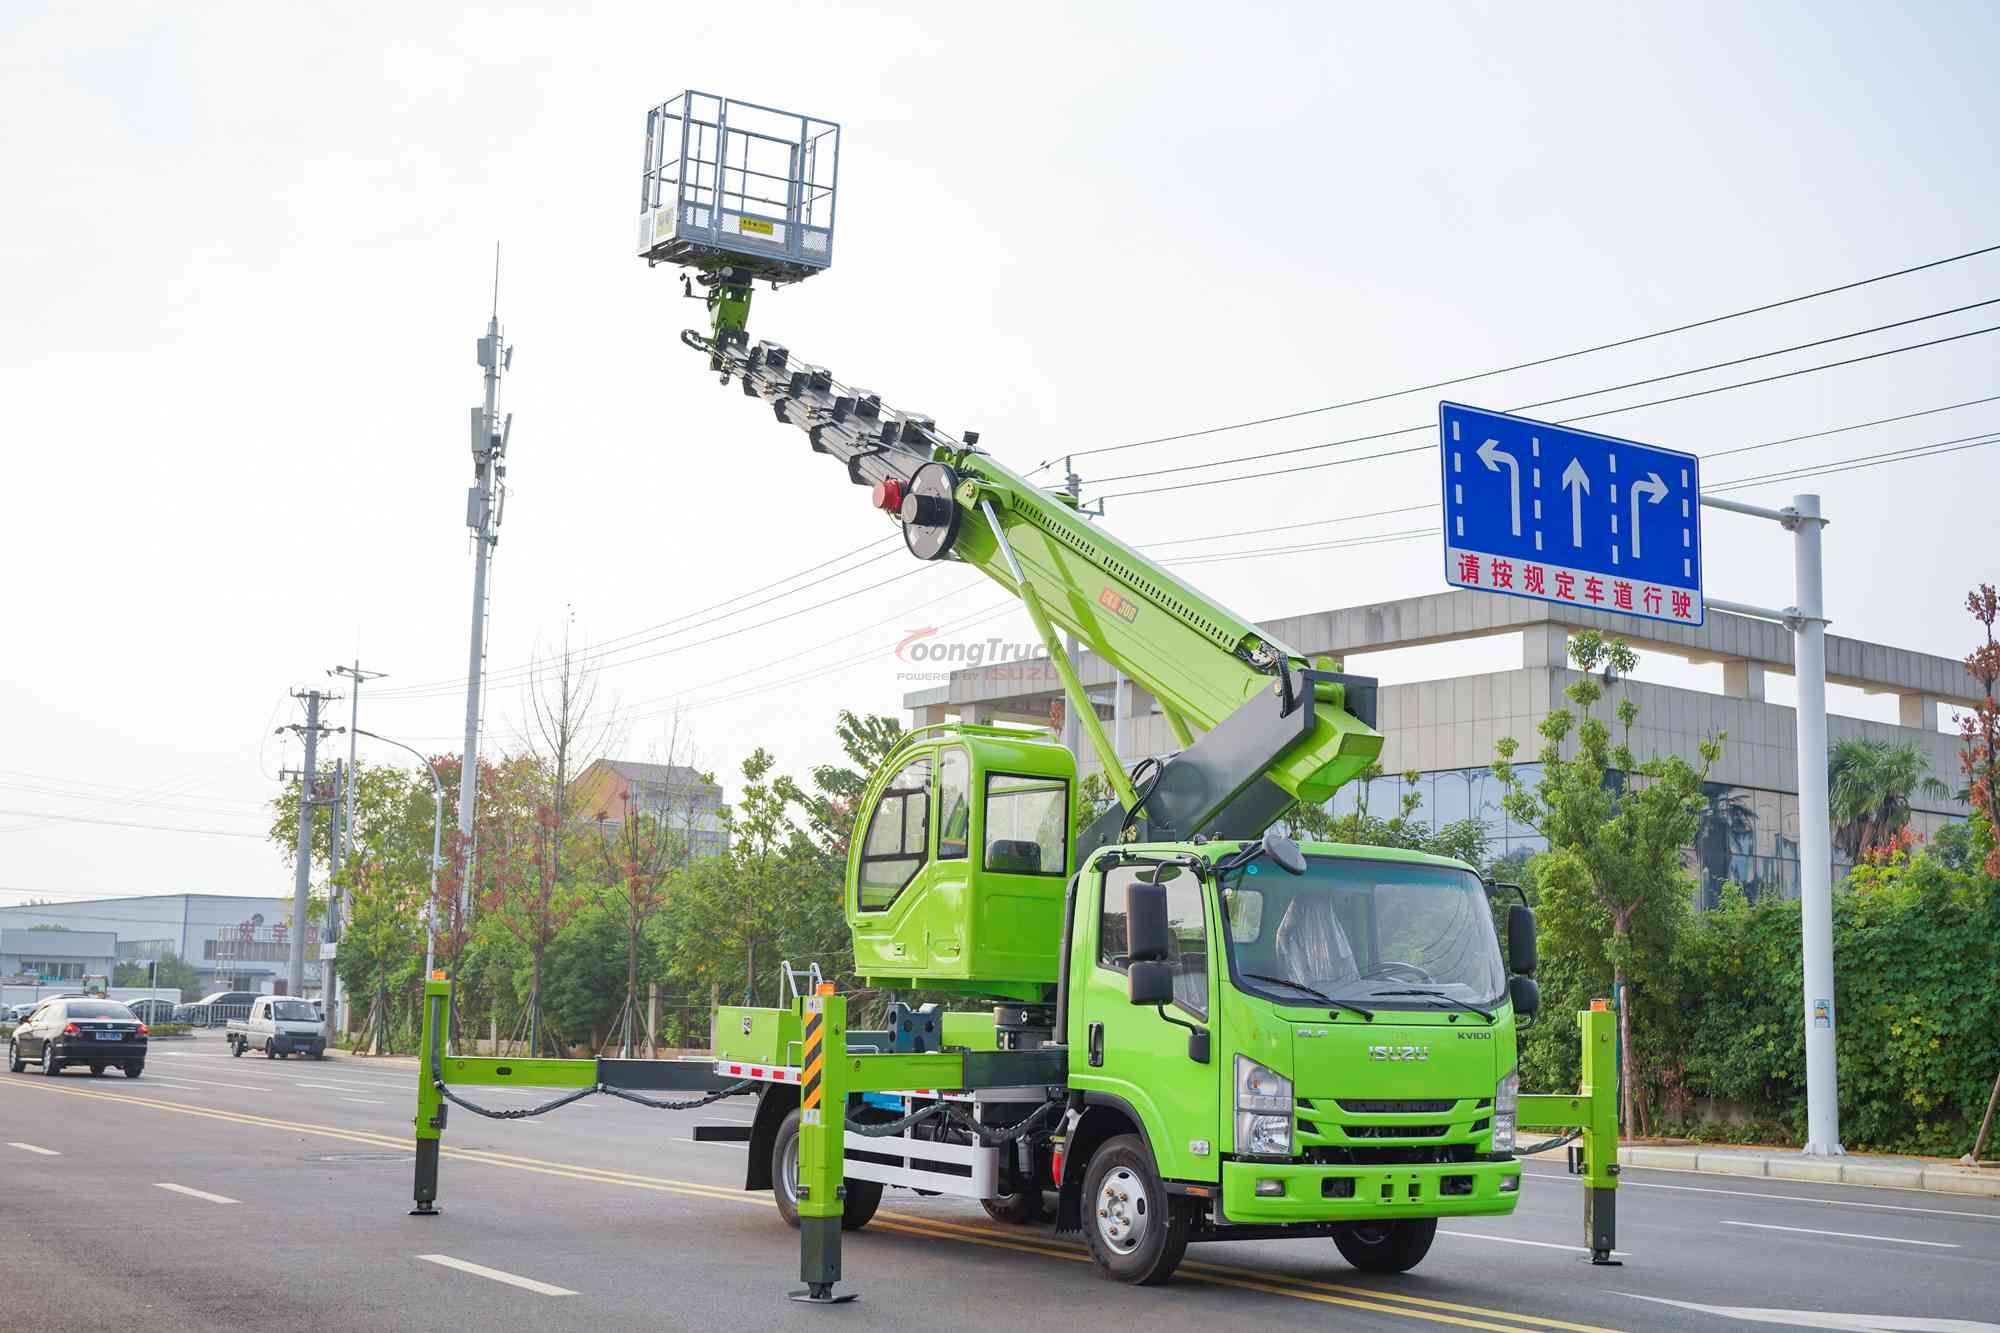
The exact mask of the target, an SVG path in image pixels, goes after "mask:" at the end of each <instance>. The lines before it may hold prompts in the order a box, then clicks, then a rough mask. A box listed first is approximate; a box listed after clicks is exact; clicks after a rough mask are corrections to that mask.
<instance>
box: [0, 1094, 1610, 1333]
mask: <svg viewBox="0 0 2000 1333" xmlns="http://www.w3.org/2000/svg"><path fill="white" fill-rule="evenodd" d="M5 1087H12V1088H27V1089H30V1090H32V1091H36V1092H51V1093H57V1094H60V1095H62V1096H65V1097H88V1098H91V1099H93V1100H95V1101H107V1102H124V1103H127V1104H130V1105H134V1106H143V1107H147V1108H150V1109H153V1110H160V1111H171V1112H174V1113H176V1114H179V1115H192V1116H199V1117H202V1118H204V1119H209V1120H221V1121H224V1122H226V1123H233V1124H240V1125H249V1126H254V1127H258V1128H266V1129H279V1130H288V1131H291V1132H293V1133H303V1134H312V1135H316V1136H318V1137H321V1138H332V1139H341V1140H345V1141H347V1142H350V1143H359V1144H365V1145H368V1146H371V1147H388V1148H395V1149H398V1150H401V1151H404V1152H410V1151H413V1149H412V1147H411V1142H410V1140H408V1139H396V1138H391V1137H389V1136H388V1135H385V1134H376V1133H373V1132H371V1131H368V1130H356V1129H343V1128H338V1127H335V1126H332V1125H312V1124H306V1123H303V1122H300V1121H293V1120H278V1119H274V1118H272V1117H269V1116H260V1115H251V1114H249V1113H247V1112H241V1111H224V1110H218V1109H215V1108H212V1107H205V1106H189V1105H187V1104H186V1103H183V1102H163V1101H155V1100H153V1099H151V1098H147V1097H139V1096H134V1095H131V1094H128V1093H117V1092H98V1091H95V1090H92V1089H86V1088H64V1087H50V1086H48V1085H46V1084H44V1083H37V1082H30V1081H27V1080H16V1079H0V1088H5ZM441 1153H442V1155H443V1156H446V1157H450V1158H454V1159H457V1160H461V1161H468V1162H476V1163H484V1164H486V1165H489V1166H499V1167H505V1168H508V1169H510V1170H516V1171H529V1172H533V1173H535V1174H537V1175H546V1176H557V1177H561V1178H564V1179H568V1180H576V1181H581V1182H584V1183H586V1184H599V1185H623V1186H625V1187H627V1188H630V1189H644V1190H652V1191H655V1192H658V1193H665V1194H682V1195H687V1196H690V1197H694V1198H706V1199H718V1200H721V1201H723V1202H725V1203H747V1204H753V1205H758V1206H762V1207H766V1208H772V1207H776V1203H775V1201H774V1200H773V1199H772V1198H771V1197H770V1196H769V1195H768V1194H764V1193H762V1192H751V1191H742V1190H733V1189H730V1188H729V1187H727V1186H721V1185H708V1184H704V1183H702V1182H699V1181H692V1180H673V1179H670V1178H667V1177H664V1176H646V1175H640V1174H638V1173H636V1172H630V1171H618V1170H613V1169H610V1168H606V1167H595V1166H582V1165H579V1164H576V1163H569V1162H551V1161H547V1160H545V1159H543V1158H537V1157H522V1156H517V1155H515V1154H511V1153H500V1152H492V1151H489V1150H487V1149H483V1148H443V1149H441ZM871 1225H873V1226H875V1227H879V1228H882V1229H884V1230H888V1231H894V1232H896V1233H898V1234H901V1235H908V1236H914V1237H917V1238H919V1239H923V1240H952V1241H959V1242H962V1243H966V1244H973V1245H984V1246H987V1247H989V1248H995V1249H1003V1250H1012V1251H1015V1252H1016V1253H1020V1254H1031V1255H1038V1256H1040V1257H1043V1258H1052V1259H1066V1260H1069V1261H1072V1262H1078V1263H1082V1262H1088V1261H1089V1258H1090V1256H1089V1254H1088V1252H1087V1251H1085V1250H1084V1249H1083V1248H1082V1247H1081V1246H1080V1245H1075V1244H1070V1243H1067V1242H1063V1241H1057V1240H1053V1239H1046V1240H1045V1239H1041V1238H1038V1237H1029V1236H1020V1235H1015V1234H1010V1233H1007V1232H1000V1231H995V1230H992V1229H990V1228H987V1227H982V1226H979V1225H977V1224H968V1223H963V1222H954V1221H951V1220H948V1219H945V1218H937V1217H926V1216H923V1215H921V1214H916V1213H900V1212H890V1211H884V1212H878V1213H877V1214H876V1219H875V1221H874V1222H873V1223H872V1224H871ZM1181 1272H1183V1273H1185V1274H1187V1275H1188V1276H1189V1277H1191V1278H1193V1279H1194V1280H1196V1281H1201V1282H1207V1283H1210V1284H1213V1285H1216V1286H1224V1287H1236V1288H1240V1289H1242V1290H1245V1291H1258V1292H1264V1293H1266V1294H1269V1295H1275V1296H1289V1297H1292V1298H1293V1299H1295V1300H1304V1301H1312V1302H1315V1303H1318V1304H1322V1305H1339V1306H1346V1307H1349V1308H1352V1309H1357V1310H1368V1311H1371V1312H1374V1313H1378V1314H1394V1315H1402V1316H1404V1317H1405V1318H1411V1319H1422V1320H1426V1321H1429V1322H1432V1323H1439V1324H1452V1325H1457V1326H1460V1327H1465V1328H1483V1329H1495V1330H1499V1331H1500V1333H1522V1330H1523V1329H1524V1328H1543V1329H1561V1330H1565V1331H1567V1333H1616V1330H1612V1329H1607V1328H1604V1327H1602V1326H1600V1325H1596V1324H1578V1323H1570V1322H1566V1321H1564V1320H1560V1319H1547V1318H1543V1317H1540V1316H1536V1315H1521V1314H1513V1313H1511V1312H1508V1311H1504V1310H1489V1309H1485V1308H1483V1307H1481V1306H1476V1305H1463V1304H1458V1303H1455V1302H1451V1301H1437V1300H1430V1299H1427V1298H1424V1297H1419V1296H1405V1295H1402V1294H1400V1293H1396V1292H1387V1291H1378V1290H1375V1289H1373V1288H1370V1287H1357V1286H1347V1285H1343V1284H1340V1283H1332V1282H1319V1281H1315V1280H1313V1279H1311V1278H1298V1277H1288V1276H1285V1275H1282V1274H1270V1273H1259V1272H1257V1271H1256V1270H1255V1269H1248V1268H1237V1267H1232V1266H1228V1265H1223V1264H1210V1263H1203V1262H1199V1261H1194V1260H1190V1261H1188V1262H1186V1263H1184V1264H1183V1265H1182V1266H1181ZM1470 1315H1485V1316H1489V1317H1490V1318H1491V1319H1504V1320H1508V1321H1511V1322H1508V1323H1504V1324H1501V1323H1492V1322H1488V1321H1487V1320H1482V1319H1477V1318H1467V1317H1463V1316H1470Z"/></svg>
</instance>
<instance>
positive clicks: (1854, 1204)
mask: <svg viewBox="0 0 2000 1333" xmlns="http://www.w3.org/2000/svg"><path fill="white" fill-rule="evenodd" d="M1666 1169H1667V1168H1666V1167H1657V1168H1655V1167H1631V1166H1628V1167H1626V1168H1625V1170H1627V1171H1652V1170H1661V1171H1664V1170H1666ZM1522 1174H1523V1175H1529V1176H1533V1177H1534V1178H1535V1179H1537V1180H1567V1181H1572V1182H1576V1183H1581V1177H1578V1176H1572V1175H1567V1174H1565V1173H1563V1172H1560V1171H1524V1172H1522ZM1793 1183H1795V1184H1800V1185H1819V1184H1824V1185H1827V1186H1829V1187H1831V1188H1833V1189H1850V1190H1852V1189H1863V1190H1879V1189H1897V1188H1900V1187H1899V1186H1895V1185H1843V1184H1841V1183H1840V1182H1838V1181H1832V1180H1828V1181H1816V1180H1801V1181H1796V1182H1793ZM1618 1188H1619V1189H1622V1190H1631V1189H1640V1190H1680V1191H1682V1192H1683V1193H1686V1194H1733V1195H1735V1196H1736V1197H1738V1198H1741V1199H1778V1200H1780V1201H1782V1202H1784V1203H1820V1204H1825V1205H1827V1206H1828V1207H1830V1208H1879V1209H1886V1210H1888V1211H1890V1212H1896V1213H1929V1214H1931V1215H1932V1216H1935V1217H1976V1218H1979V1219H1980V1220H1981V1221H1985V1222H1994V1221H2000V1213H1974V1212H1968V1211H1966V1210H1965V1209H1962V1208H1920V1207H1918V1206H1917V1205H1916V1204H1913V1203H1864V1202H1863V1201H1861V1200H1860V1199H1821V1198H1817V1197H1815V1196H1813V1195H1810V1194H1773V1193H1771V1192H1770V1191H1768V1190H1726V1189H1721V1188H1719V1187H1717V1186H1714V1185H1667V1184H1662V1183H1661V1182H1660V1181H1657V1180H1628V1179H1626V1178H1625V1176H1624V1175H1623V1174H1620V1176H1619V1177H1618ZM1910 1192H1911V1193H1915V1192H1916V1191H1910Z"/></svg>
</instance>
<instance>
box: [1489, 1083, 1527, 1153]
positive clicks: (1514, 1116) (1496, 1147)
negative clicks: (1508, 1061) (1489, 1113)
mask: <svg viewBox="0 0 2000 1333" xmlns="http://www.w3.org/2000/svg"><path fill="white" fill-rule="evenodd" d="M1520 1099H1521V1070H1520V1068H1519V1067H1518V1066H1516V1067H1515V1068H1514V1069H1513V1070H1511V1071H1510V1072H1509V1073H1508V1075H1507V1077H1505V1078H1503V1079H1501V1080H1500V1082H1499V1084H1498V1085H1497V1086H1496V1087H1495V1088H1494V1089H1493V1151H1494V1152H1499V1153H1506V1152H1513V1151H1514V1133H1515V1129H1516V1128H1517V1126H1518V1122H1519V1118H1520V1110H1519V1108H1520Z"/></svg>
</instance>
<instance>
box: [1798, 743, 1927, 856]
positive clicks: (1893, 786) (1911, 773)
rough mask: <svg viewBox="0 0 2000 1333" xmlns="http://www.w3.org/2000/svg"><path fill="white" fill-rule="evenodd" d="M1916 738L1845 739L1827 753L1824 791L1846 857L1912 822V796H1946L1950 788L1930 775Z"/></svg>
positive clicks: (1881, 840) (1883, 839) (1858, 854)
mask: <svg viewBox="0 0 2000 1333" xmlns="http://www.w3.org/2000/svg"><path fill="white" fill-rule="evenodd" d="M1930 767H1931V766H1930V761H1929V760H1927V759H1925V758H1924V755H1923V751H1921V750H1919V749H1918V748H1917V746H1916V743H1915V742H1913V741H1911V742H1905V743H1903V744H1901V745H1891V744H1889V742H1887V741H1868V740H1846V741H1841V742H1840V743H1839V744H1838V745H1836V746H1834V747H1833V753H1832V754H1830V755H1829V756H1828V757H1827V765H1826V780H1827V795H1828V798H1829V804H1830V805H1831V813H1832V815H1833V825H1834V829H1835V835H1834V837H1835V841H1836V842H1838V843H1839V845H1840V849H1841V851H1843V852H1844V853H1846V855H1847V857H1848V859H1849V860H1857V861H1858V860H1860V859H1861V853H1862V852H1864V851H1866V850H1867V849H1868V848H1870V847H1874V846H1878V845H1879V844H1881V843H1884V842H1886V841H1888V839H1889V838H1890V837H1891V836H1893V835H1894V834H1896V833H1897V832H1899V831H1901V829H1902V828H1903V826H1904V825H1906V824H1908V823H1909V822H1910V796H1911V795H1912V793H1916V792H1921V793H1923V794H1924V795H1925V796H1930V797H1935V798H1939V799H1942V798H1945V797H1948V796H1950V795H1951V789H1950V788H1948V787H1946V786H1945V785H1944V784H1943V783H1942V782H1939V781H1938V780H1937V779H1936V778H1934V777H1932V776H1931V772H1930Z"/></svg>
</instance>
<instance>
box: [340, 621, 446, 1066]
mask: <svg viewBox="0 0 2000 1333" xmlns="http://www.w3.org/2000/svg"><path fill="white" fill-rule="evenodd" d="M326 674H327V675H329V676H345V677H347V678H348V679H349V680H351V681H353V682H354V693H353V694H352V695H351V696H350V701H349V703H348V713H347V775H346V780H345V782H343V784H342V786H341V795H342V797H343V798H344V799H343V801H342V803H341V805H340V807H339V811H338V813H337V815H336V817H335V821H334V823H335V837H334V840H333V870H334V873H335V875H338V874H339V873H340V862H341V860H342V858H343V857H344V856H345V855H346V853H347V844H348V841H349V840H350V839H351V838H353V836H354V789H355V787H356V786H358V785H359V782H358V779H359V777H360V774H361V770H360V769H359V768H356V767H355V746H356V745H357V744H358V743H359V741H360V735H359V733H358V732H357V731H356V728H358V727H359V726H360V725H361V686H362V683H363V682H365V681H370V680H380V679H382V677H383V676H385V675H387V674H388V673H387V672H383V671H363V670H362V669H361V659H360V658H358V657H357V658H355V659H354V665H353V666H351V667H345V666H337V667H333V668H332V669H330V670H329V671H328V672H327V673H326ZM346 913H347V895H346V893H345V892H343V891H342V889H341V887H340V883H339V881H338V880H337V879H336V881H335V882H334V885H333V888H332V889H331V890H330V891H329V893H328V897H327V904H326V934H325V936H324V938H325V940H326V943H327V944H328V945H330V946H332V949H333V951H334V952H335V953H336V954H337V953H338V952H339V949H340V937H341V934H342V933H343V931H344V929H345V927H346V924H347V915H346ZM320 952H321V953H322V954H324V953H326V952H327V950H325V949H322V950H320ZM334 961H335V960H334V959H332V958H327V959H325V960H323V963H322V966H321V968H320V973H321V976H322V977H323V978H324V980H323V981H322V982H321V983H320V984H321V989H322V991H323V993H324V995H325V997H326V1024H327V1032H326V1039H327V1041H328V1043H329V1044H330V1043H331V1042H332V1041H333V1034H334V1033H336V1032H344V1031H346V1030H347V1019H346V1015H345V1014H338V1013H336V1012H335V1011H334V1000H335V998H336V995H337V992H338V986H339V979H338V978H337V977H336V976H335V975H334V968H333V964H334ZM424 975H425V976H429V975H430V972H429V970H428V969H427V970H426V971H425V973H424Z"/></svg>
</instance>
